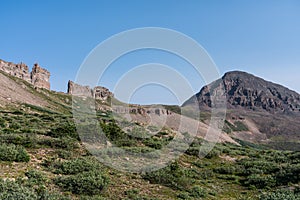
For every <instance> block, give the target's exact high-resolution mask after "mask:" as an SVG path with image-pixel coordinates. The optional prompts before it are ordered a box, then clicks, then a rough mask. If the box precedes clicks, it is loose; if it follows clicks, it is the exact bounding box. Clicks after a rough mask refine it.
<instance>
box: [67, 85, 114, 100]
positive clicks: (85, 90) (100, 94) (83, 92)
mask: <svg viewBox="0 0 300 200" xmlns="http://www.w3.org/2000/svg"><path fill="white" fill-rule="evenodd" d="M68 94H71V95H74V96H80V97H91V98H95V99H98V100H102V101H106V100H107V99H108V98H109V97H113V96H114V95H113V93H112V92H111V91H109V89H107V88H105V87H101V86H96V87H95V88H94V89H91V88H90V87H89V86H82V85H79V84H77V83H74V82H73V81H69V82H68Z"/></svg>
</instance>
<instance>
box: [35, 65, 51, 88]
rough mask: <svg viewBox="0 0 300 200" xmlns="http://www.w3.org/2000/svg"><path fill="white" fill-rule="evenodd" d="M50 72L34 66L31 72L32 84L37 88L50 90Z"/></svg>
mask: <svg viewBox="0 0 300 200" xmlns="http://www.w3.org/2000/svg"><path fill="white" fill-rule="evenodd" d="M49 79H50V72H49V71H47V70H46V69H43V68H41V67H40V66H39V64H37V63H36V64H34V66H33V68H32V71H31V83H32V84H33V86H34V87H36V88H44V89H47V90H50V82H49Z"/></svg>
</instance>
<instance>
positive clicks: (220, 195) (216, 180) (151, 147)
mask: <svg viewBox="0 0 300 200" xmlns="http://www.w3.org/2000/svg"><path fill="white" fill-rule="evenodd" d="M56 95H58V96H56V97H55V98H61V99H64V98H65V96H61V97H60V96H59V94H56ZM49 98H50V97H49ZM51 98H53V97H51ZM69 101H70V100H69ZM64 109H65V110H63V112H62V113H60V112H55V111H52V110H51V109H49V110H48V109H44V108H40V107H36V106H30V105H22V106H20V108H18V109H16V108H5V109H2V110H0V169H1V172H2V173H1V175H0V200H2V199H39V200H46V199H47V200H48V199H50V200H51V199H53V200H56V199H83V200H84V199H89V200H90V199H91V200H93V199H95V200H96V199H97V200H103V199H128V200H129V199H133V200H140V199H143V200H154V199H191V200H192V199H240V200H242V199H254V200H262V199H266V200H269V199H270V200H271V199H272V200H277V199H288V200H294V199H299V191H300V189H299V184H300V175H299V174H300V153H299V152H296V151H278V150H272V149H269V148H267V147H266V146H260V145H257V144H251V143H249V142H244V141H237V142H239V143H240V146H238V145H234V144H229V143H223V144H217V145H215V146H214V148H213V149H212V150H211V151H209V152H208V153H207V154H203V152H201V153H200V156H203V158H199V149H200V147H201V146H203V144H208V143H207V142H205V141H203V140H201V139H195V140H194V141H193V143H192V144H191V145H190V147H189V149H188V150H187V151H186V152H185V153H184V154H183V155H181V156H180V157H179V158H178V159H177V160H176V161H173V162H171V163H169V165H168V166H166V167H164V168H162V169H159V170H158V171H154V172H146V173H143V174H130V173H125V172H119V171H116V170H115V169H112V168H109V167H106V166H104V165H103V164H102V163H100V162H98V161H97V160H96V159H95V158H94V157H93V156H92V155H91V154H90V153H89V152H87V150H86V149H85V148H84V146H83V145H82V144H81V142H80V139H82V138H83V139H84V140H85V141H88V142H99V143H101V142H102V143H103V142H104V141H105V140H104V137H103V136H106V137H107V138H108V139H109V141H110V143H111V144H112V145H116V146H118V147H120V148H122V149H123V150H125V151H129V152H132V153H145V152H150V153H151V154H149V156H151V157H152V158H159V156H160V155H159V154H158V153H157V152H156V150H159V149H162V148H163V147H164V146H166V145H168V144H169V143H170V141H171V140H172V139H173V138H174V136H175V135H174V133H172V131H170V130H169V129H167V128H163V129H162V130H159V129H158V128H157V127H154V126H150V127H147V128H145V127H143V126H142V125H140V124H139V123H134V122H126V121H124V122H121V123H122V124H121V125H120V124H118V125H120V126H121V127H125V128H128V131H126V132H124V131H123V130H121V128H120V127H119V126H118V125H117V124H116V122H115V121H114V120H113V118H112V113H111V112H109V111H107V112H106V111H101V112H100V111H99V112H98V113H97V118H98V119H99V125H100V127H101V128H102V130H103V133H104V135H103V134H101V132H100V130H97V129H95V128H94V127H93V126H90V125H89V120H88V118H87V119H83V120H82V124H80V125H79V126H76V127H75V124H74V122H73V120H72V116H71V115H70V112H69V111H68V110H67V108H64ZM172 109H173V112H175V111H176V109H177V108H176V107H174V108H172ZM203 116H204V115H203ZM207 117H208V115H207V116H206V117H205V116H204V117H203V118H202V120H207ZM133 124H134V127H135V128H132V129H130V127H131V126H132V125H133ZM226 127H227V128H228V131H229V132H230V131H246V130H248V128H247V126H246V125H245V124H244V123H243V121H236V122H234V123H230V122H228V121H227V122H226ZM77 130H80V131H81V132H82V135H81V138H79V136H78V134H77ZM156 131H158V132H157V133H156ZM153 133H155V134H153ZM140 136H143V137H140ZM184 137H186V138H188V137H189V135H188V133H185V134H184ZM102 143H101V144H102ZM104 144H105V145H106V143H104ZM106 151H107V152H106V153H108V155H111V156H112V157H114V158H119V157H120V158H119V159H120V162H121V163H124V164H126V162H127V160H126V159H125V158H122V156H119V155H120V154H121V153H120V150H116V149H109V150H106ZM98 156H101V153H99V154H98ZM7 178H9V179H7Z"/></svg>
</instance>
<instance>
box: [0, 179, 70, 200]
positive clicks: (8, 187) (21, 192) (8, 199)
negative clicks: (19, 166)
mask: <svg viewBox="0 0 300 200" xmlns="http://www.w3.org/2000/svg"><path fill="white" fill-rule="evenodd" d="M0 199H1V200H2V199H3V200H19V199H20V200H70V198H68V197H64V196H62V195H60V194H56V193H49V192H48V191H47V190H43V191H35V189H34V188H33V187H31V186H30V184H28V182H27V181H25V182H24V183H22V181H21V180H20V179H17V181H8V180H6V181H4V180H3V179H0Z"/></svg>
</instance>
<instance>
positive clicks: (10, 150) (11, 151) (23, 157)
mask: <svg viewBox="0 0 300 200" xmlns="http://www.w3.org/2000/svg"><path fill="white" fill-rule="evenodd" d="M29 160H30V157H29V155H28V153H27V152H26V150H25V149H24V147H22V146H16V145H14V144H0V161H15V162H28V161H29Z"/></svg>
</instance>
